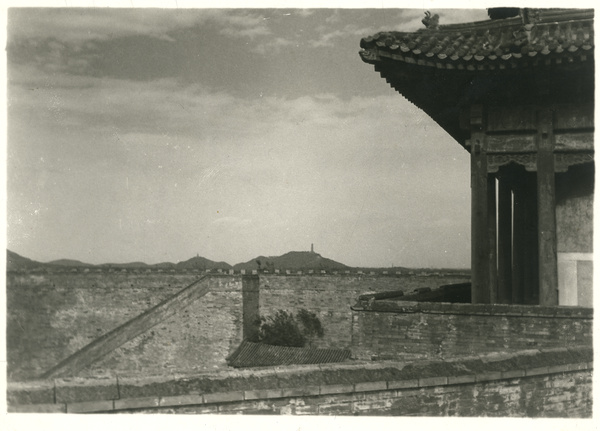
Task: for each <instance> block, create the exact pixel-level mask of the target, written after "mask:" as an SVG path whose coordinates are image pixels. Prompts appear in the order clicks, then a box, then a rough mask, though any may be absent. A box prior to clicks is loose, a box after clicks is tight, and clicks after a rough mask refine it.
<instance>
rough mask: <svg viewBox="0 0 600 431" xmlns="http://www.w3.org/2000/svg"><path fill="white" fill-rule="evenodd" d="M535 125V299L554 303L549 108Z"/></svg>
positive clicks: (552, 134) (554, 206)
mask: <svg viewBox="0 0 600 431" xmlns="http://www.w3.org/2000/svg"><path fill="white" fill-rule="evenodd" d="M537 129H538V130H537V146H538V155H537V205H538V208H537V209H538V211H537V213H538V253H539V255H538V256H539V303H540V305H558V269H557V268H558V266H557V257H556V198H555V183H554V133H553V126H552V112H551V111H550V110H549V109H545V110H543V111H540V112H538V121H537Z"/></svg>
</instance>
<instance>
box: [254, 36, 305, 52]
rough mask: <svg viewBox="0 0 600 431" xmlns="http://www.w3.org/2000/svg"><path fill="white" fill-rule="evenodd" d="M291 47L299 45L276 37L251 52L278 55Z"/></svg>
mask: <svg viewBox="0 0 600 431" xmlns="http://www.w3.org/2000/svg"><path fill="white" fill-rule="evenodd" d="M290 46H298V43H297V42H294V41H292V40H289V39H286V38H283V37H276V38H273V39H269V40H268V41H267V42H264V43H260V44H258V45H256V46H255V47H254V48H252V49H251V51H252V52H256V53H257V54H261V55H267V54H278V53H279V52H280V51H281V49H283V48H285V47H290Z"/></svg>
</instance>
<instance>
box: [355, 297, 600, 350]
mask: <svg viewBox="0 0 600 431" xmlns="http://www.w3.org/2000/svg"><path fill="white" fill-rule="evenodd" d="M355 310H356V311H355V312H354V315H353V318H352V326H353V328H352V337H353V338H352V347H351V350H352V353H353V356H355V357H357V358H361V359H380V360H381V359H391V358H395V359H416V358H433V357H439V358H443V357H452V356H457V355H464V354H480V353H486V352H502V351H515V350H522V349H531V348H544V347H559V346H568V345H589V346H591V345H592V324H593V322H592V317H593V310H591V309H583V308H572V307H540V306H528V305H482V304H449V303H438V304H436V303H416V302H402V301H375V302H374V303H371V304H368V303H366V302H364V303H362V306H357V307H355Z"/></svg>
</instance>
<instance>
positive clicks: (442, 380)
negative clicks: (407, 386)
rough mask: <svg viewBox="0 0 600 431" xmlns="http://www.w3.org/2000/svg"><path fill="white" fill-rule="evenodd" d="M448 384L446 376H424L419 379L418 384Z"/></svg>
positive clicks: (423, 385) (421, 385)
mask: <svg viewBox="0 0 600 431" xmlns="http://www.w3.org/2000/svg"><path fill="white" fill-rule="evenodd" d="M447 384H448V377H446V376H440V377H425V378H422V379H419V386H420V387H422V388H424V387H427V386H445V385H447Z"/></svg>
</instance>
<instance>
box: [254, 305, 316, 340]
mask: <svg viewBox="0 0 600 431" xmlns="http://www.w3.org/2000/svg"><path fill="white" fill-rule="evenodd" d="M259 324H260V327H259V330H258V334H257V337H256V338H255V339H252V340H250V341H254V342H260V343H264V344H271V345H274V346H288V347H304V346H305V345H306V342H307V341H309V340H310V339H312V338H313V337H315V336H317V337H322V336H323V333H324V331H323V327H322V326H321V321H320V320H319V318H318V317H317V315H316V314H314V313H311V312H309V311H307V310H305V309H301V310H299V311H298V317H297V318H294V315H293V314H292V313H288V312H287V311H285V310H278V311H277V312H276V313H275V314H274V315H272V316H269V317H267V318H265V317H261V318H260V321H259Z"/></svg>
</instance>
